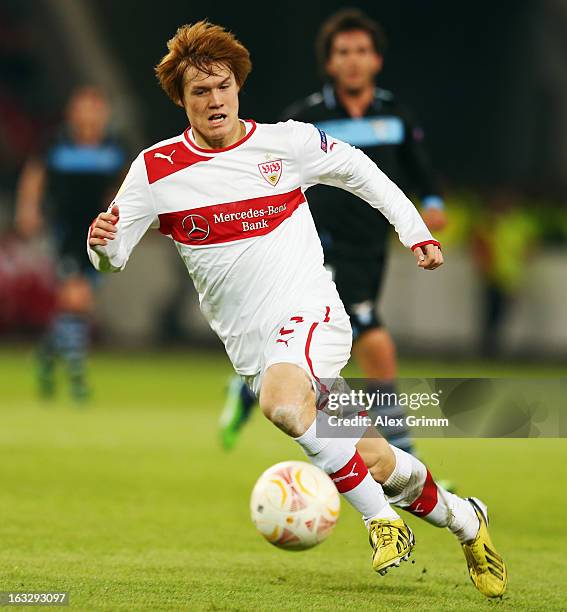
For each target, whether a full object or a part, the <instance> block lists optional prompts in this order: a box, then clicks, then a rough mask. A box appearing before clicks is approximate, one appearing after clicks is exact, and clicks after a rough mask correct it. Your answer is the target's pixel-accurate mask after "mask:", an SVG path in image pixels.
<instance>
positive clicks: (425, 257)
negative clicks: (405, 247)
mask: <svg viewBox="0 0 567 612" xmlns="http://www.w3.org/2000/svg"><path fill="white" fill-rule="evenodd" d="M413 254H414V255H415V258H416V259H417V265H418V267H420V268H423V269H424V270H435V268H438V267H439V266H442V265H443V253H441V249H440V248H439V247H438V246H436V245H435V244H425V245H424V246H420V247H417V248H416V249H415V250H414V252H413Z"/></svg>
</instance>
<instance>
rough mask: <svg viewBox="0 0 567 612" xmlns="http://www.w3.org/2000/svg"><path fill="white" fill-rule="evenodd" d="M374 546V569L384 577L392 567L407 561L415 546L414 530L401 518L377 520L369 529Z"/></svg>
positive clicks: (371, 544) (371, 542) (372, 522)
mask: <svg viewBox="0 0 567 612" xmlns="http://www.w3.org/2000/svg"><path fill="white" fill-rule="evenodd" d="M368 532H369V533H368V536H369V540H370V546H372V549H373V551H374V552H373V554H372V567H373V568H374V570H375V571H377V572H378V573H379V574H380V575H381V576H383V575H384V574H385V573H386V572H387V571H388V570H389V569H390V568H391V567H398V566H399V565H400V563H401V562H402V561H407V559H408V557H409V556H410V553H411V551H412V549H413V547H414V546H415V538H414V536H413V532H412V530H411V529H410V528H409V527H408V526H407V525H406V524H405V523H404V521H403V520H402V519H401V518H399V519H396V520H391V519H376V520H373V521H371V523H370V525H369V527H368Z"/></svg>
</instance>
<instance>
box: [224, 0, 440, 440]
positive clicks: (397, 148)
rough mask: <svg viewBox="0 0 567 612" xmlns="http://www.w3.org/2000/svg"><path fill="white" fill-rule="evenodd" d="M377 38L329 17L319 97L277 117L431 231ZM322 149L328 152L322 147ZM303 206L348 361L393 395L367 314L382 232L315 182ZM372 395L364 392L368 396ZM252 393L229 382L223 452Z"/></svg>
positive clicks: (380, 264) (379, 220) (359, 206)
mask: <svg viewBox="0 0 567 612" xmlns="http://www.w3.org/2000/svg"><path fill="white" fill-rule="evenodd" d="M385 47H386V37H385V35H384V33H383V31H382V28H381V27H380V25H379V24H378V23H376V22H375V21H373V20H371V19H369V18H368V17H367V16H366V15H364V14H363V13H362V12H360V11H358V10H354V9H349V10H344V11H340V12H339V13H336V14H335V15H332V16H331V17H330V18H329V19H328V20H327V21H326V22H325V23H324V24H323V25H322V27H321V29H320V32H319V35H318V38H317V57H318V61H319V65H320V68H321V72H322V73H323V74H324V77H325V79H326V81H327V83H326V84H325V86H324V87H323V89H322V91H321V92H317V93H314V94H312V95H310V96H308V97H307V98H305V99H303V100H300V101H299V102H297V103H295V104H293V105H292V106H291V107H290V108H288V109H287V110H286V111H285V112H284V117H283V118H284V119H290V118H291V119H295V120H297V121H304V122H307V123H313V124H314V125H315V126H316V127H317V128H319V129H320V130H322V131H323V132H325V133H326V134H328V135H329V136H330V137H334V138H338V139H340V140H342V141H344V142H348V143H349V144H351V145H353V146H356V147H358V148H359V149H361V150H362V151H364V152H365V153H366V155H368V157H370V159H372V161H374V162H375V163H376V165H377V166H378V167H379V168H380V169H381V170H382V171H383V172H384V173H385V174H386V175H387V176H389V177H391V178H392V180H393V181H395V182H396V183H397V184H398V185H400V186H401V187H402V188H403V189H404V191H406V192H409V193H415V194H416V195H417V196H418V197H419V199H420V201H421V204H422V212H421V214H422V216H423V219H424V221H425V222H426V224H427V226H428V227H429V229H430V230H431V231H438V230H440V229H442V228H443V227H444V226H445V224H446V218H445V213H444V210H443V199H442V198H441V196H440V194H439V193H440V192H439V189H438V186H437V184H436V181H435V179H434V177H433V174H432V171H431V168H430V166H429V162H428V159H427V156H426V154H425V151H424V148H423V143H422V141H423V131H422V129H421V128H420V127H419V126H418V125H417V124H416V123H415V121H414V119H413V118H412V116H411V114H410V112H409V111H408V110H407V108H406V107H405V106H404V105H402V104H401V103H400V102H399V101H398V99H397V97H396V96H395V95H394V94H392V93H391V92H390V91H387V90H385V89H382V88H380V87H377V86H376V84H375V81H376V77H377V76H378V75H379V73H380V72H381V70H382V67H383V62H384V58H383V53H384V50H385ZM329 146H332V144H331V142H329ZM309 195H310V198H309V202H310V206H311V210H312V214H313V218H314V220H315V224H316V226H317V231H318V233H319V237H320V238H321V243H322V245H323V249H324V253H325V266H326V267H327V268H328V269H329V270H331V272H332V274H333V280H334V281H335V284H336V285H337V289H338V291H339V295H340V296H341V300H342V301H343V303H344V305H345V307H346V310H347V312H348V314H349V316H350V321H351V326H352V331H353V340H354V343H353V355H354V357H355V359H356V361H357V362H358V364H359V366H360V368H361V369H362V372H363V374H364V376H365V377H366V378H369V379H372V380H375V381H377V385H378V386H379V388H380V391H382V392H385V393H392V392H394V391H395V387H394V381H395V379H396V376H397V360H396V349H395V346H394V342H393V340H392V337H391V336H390V334H389V332H388V330H387V329H386V328H385V327H384V324H383V322H382V320H381V319H380V317H379V315H378V314H377V302H378V300H379V298H380V292H381V289H382V284H383V276H384V272H385V267H386V260H387V252H388V242H389V238H390V229H389V224H388V222H387V220H386V219H385V218H384V217H383V216H382V215H375V214H373V211H372V210H369V209H368V206H366V204H365V202H363V201H362V200H361V199H360V198H358V197H356V196H355V195H351V194H350V193H346V192H345V191H343V190H338V189H334V188H332V187H328V186H325V185H317V186H315V187H313V188H312V189H310V191H309ZM371 391H372V390H371ZM255 401H256V400H255V398H254V396H253V395H252V394H251V393H250V391H249V390H248V388H247V387H246V386H245V385H244V383H242V382H241V380H240V379H238V378H235V379H233V381H232V382H231V384H230V387H229V393H228V396H227V400H226V404H225V408H224V410H223V414H222V415H221V438H222V442H223V445H224V446H225V448H231V447H232V446H233V445H234V443H235V442H236V439H237V437H238V434H239V431H240V428H241V427H242V425H243V424H244V423H245V422H246V420H247V418H248V416H249V414H250V411H251V409H252V406H253V405H254V403H255ZM374 410H375V412H376V413H377V414H380V415H382V416H384V417H391V418H392V419H396V418H401V417H403V416H405V413H404V409H403V408H402V407H400V406H397V405H393V406H376V407H375V409H374ZM382 433H383V435H384V436H385V437H386V438H387V439H388V441H389V442H391V443H392V444H394V445H395V446H398V447H399V448H402V449H404V450H405V451H408V452H413V444H412V440H411V437H410V433H409V430H408V429H407V427H406V426H403V427H399V426H396V427H393V428H383V429H382Z"/></svg>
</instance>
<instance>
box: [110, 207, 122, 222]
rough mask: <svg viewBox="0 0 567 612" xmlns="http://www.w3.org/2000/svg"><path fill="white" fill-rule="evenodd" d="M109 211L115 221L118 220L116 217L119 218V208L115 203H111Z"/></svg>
mask: <svg viewBox="0 0 567 612" xmlns="http://www.w3.org/2000/svg"><path fill="white" fill-rule="evenodd" d="M110 212H111V213H112V214H113V215H114V216H115V217H116V221H118V219H119V218H120V210H119V209H118V206H117V205H116V204H113V205H112V208H111V209H110Z"/></svg>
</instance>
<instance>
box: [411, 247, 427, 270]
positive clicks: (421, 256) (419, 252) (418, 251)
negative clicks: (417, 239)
mask: <svg viewBox="0 0 567 612" xmlns="http://www.w3.org/2000/svg"><path fill="white" fill-rule="evenodd" d="M413 254H414V256H415V258H416V260H417V265H418V266H420V267H422V266H423V262H424V261H425V253H424V252H423V248H422V247H417V248H415V249H414V250H413Z"/></svg>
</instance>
